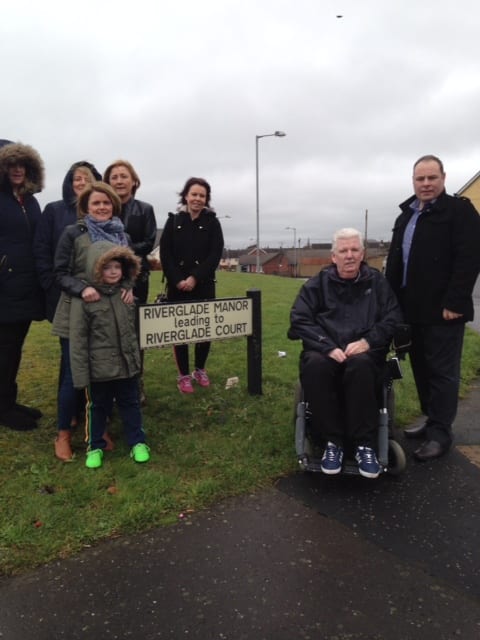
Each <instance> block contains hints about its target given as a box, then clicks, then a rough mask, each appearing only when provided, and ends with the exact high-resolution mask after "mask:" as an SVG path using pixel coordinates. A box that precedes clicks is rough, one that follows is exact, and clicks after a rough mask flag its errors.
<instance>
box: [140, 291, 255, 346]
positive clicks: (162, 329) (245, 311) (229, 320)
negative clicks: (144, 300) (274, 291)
mask: <svg viewBox="0 0 480 640" xmlns="http://www.w3.org/2000/svg"><path fill="white" fill-rule="evenodd" d="M138 313H139V333H140V348H141V349H150V348H152V347H171V346H172V345H174V344H188V343H190V342H209V341H210V340H224V339H225V338H237V337H241V336H250V335H252V300H251V299H250V298H219V299H217V300H203V301H198V302H195V301H193V302H171V303H164V304H150V305H141V306H140V307H139V309H138Z"/></svg>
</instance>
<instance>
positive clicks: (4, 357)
mask: <svg viewBox="0 0 480 640" xmlns="http://www.w3.org/2000/svg"><path fill="white" fill-rule="evenodd" d="M5 142H6V141H2V143H5ZM43 175H44V172H43V162H42V160H41V158H40V156H39V155H38V153H37V152H36V151H35V149H33V148H32V147H30V146H27V145H24V144H20V143H7V144H3V146H2V148H1V149H0V298H1V304H0V424H1V425H3V426H5V427H9V428H10V429H15V430H18V431H27V430H30V429H35V428H36V427H37V422H36V420H37V419H38V418H40V417H41V415H42V414H41V412H40V411H39V410H38V409H32V408H30V407H25V406H23V405H21V404H18V403H17V381H16V380H17V374H18V369H19V367H20V361H21V357H22V347H23V343H24V341H25V338H26V336H27V333H28V330H29V328H30V324H31V322H32V320H43V318H44V317H45V309H44V306H45V305H44V297H43V292H42V289H41V287H40V283H39V281H38V277H37V272H36V268H35V260H34V258H33V250H32V245H33V237H34V234H35V228H36V225H37V223H38V221H39V219H40V215H41V214H40V206H39V204H38V202H37V200H36V199H35V197H34V195H33V194H34V193H38V192H39V191H41V190H42V188H43Z"/></svg>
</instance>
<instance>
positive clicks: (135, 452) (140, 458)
mask: <svg viewBox="0 0 480 640" xmlns="http://www.w3.org/2000/svg"><path fill="white" fill-rule="evenodd" d="M130 457H131V458H133V459H134V460H135V462H148V461H149V460H150V447H148V446H147V445H146V444H145V443H144V442H139V443H138V444H136V445H134V446H133V447H132V450H131V451H130Z"/></svg>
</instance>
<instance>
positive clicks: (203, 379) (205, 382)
mask: <svg viewBox="0 0 480 640" xmlns="http://www.w3.org/2000/svg"><path fill="white" fill-rule="evenodd" d="M192 378H193V379H194V380H195V382H198V384H199V385H200V386H201V387H209V386H210V380H209V379H208V375H207V372H206V371H205V369H195V371H194V372H193V373H192Z"/></svg>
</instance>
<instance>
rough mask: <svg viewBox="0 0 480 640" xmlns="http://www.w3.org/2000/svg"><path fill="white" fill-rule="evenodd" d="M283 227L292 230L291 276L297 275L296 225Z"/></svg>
mask: <svg viewBox="0 0 480 640" xmlns="http://www.w3.org/2000/svg"><path fill="white" fill-rule="evenodd" d="M285 229H290V230H291V231H293V277H294V278H296V277H297V228H296V227H285Z"/></svg>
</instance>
